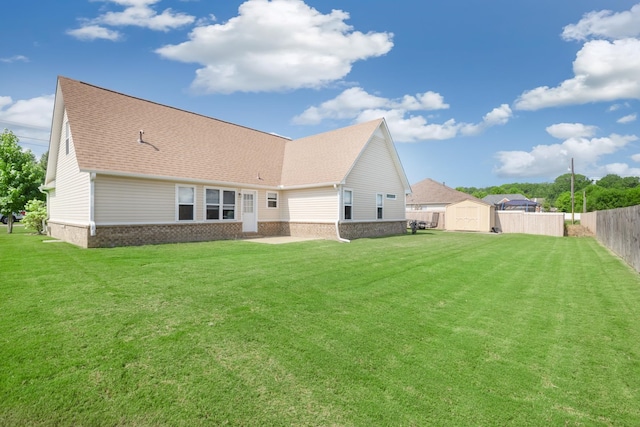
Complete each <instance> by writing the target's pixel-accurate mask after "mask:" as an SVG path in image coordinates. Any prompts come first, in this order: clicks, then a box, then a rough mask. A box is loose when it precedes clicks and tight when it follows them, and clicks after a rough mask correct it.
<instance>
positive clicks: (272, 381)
mask: <svg viewBox="0 0 640 427" xmlns="http://www.w3.org/2000/svg"><path fill="white" fill-rule="evenodd" d="M17 231H18V234H16V235H12V236H6V235H2V234H0V247H2V248H3V262H2V267H0V268H1V270H0V271H1V273H2V280H1V281H0V291H1V292H2V300H1V301H0V323H1V324H2V326H3V327H2V328H1V330H0V340H1V341H0V342H1V343H2V346H1V348H0V362H1V363H2V366H3V369H2V373H0V424H2V425H79V424H80V425H119V424H122V425H185V426H187V425H189V426H193V425H211V424H214V425H218V424H225V423H226V424H231V425H426V424H429V425H433V424H435V425H557V424H564V423H571V424H586V425H635V424H639V423H640V410H639V409H638V405H637V404H636V403H637V402H638V401H640V396H639V393H640V391H639V390H640V375H639V374H640V339H639V338H640V336H638V328H637V325H638V324H639V321H640V304H639V303H640V279H639V277H638V275H637V273H635V272H633V271H632V270H630V269H629V268H628V267H627V266H626V265H625V264H624V263H622V262H620V260H619V259H617V258H616V257H614V256H612V255H611V254H610V253H608V252H607V251H606V250H605V249H604V248H602V247H601V246H600V245H599V244H598V243H597V242H596V241H595V240H593V239H590V238H581V239H578V238H549V237H542V236H525V235H481V234H457V233H443V232H437V231H431V230H429V231H421V232H419V233H418V234H417V235H410V234H408V235H405V236H398V237H392V238H384V239H361V240H355V241H353V242H352V243H350V244H340V243H337V242H330V241H312V242H302V243H295V244H287V245H276V246H272V245H260V244H257V243H253V242H237V241H231V242H209V243H194V244H179V245H160V246H148V247H136V248H114V249H99V250H82V249H78V248H75V247H72V246H70V245H67V244H61V243H47V244H43V243H42V242H41V240H42V237H38V236H31V235H27V234H26V233H24V232H23V231H22V230H20V228H19V227H17Z"/></svg>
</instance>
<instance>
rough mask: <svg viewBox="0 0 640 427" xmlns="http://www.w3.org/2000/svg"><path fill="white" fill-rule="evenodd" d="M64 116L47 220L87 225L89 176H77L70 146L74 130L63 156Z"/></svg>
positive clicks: (76, 167)
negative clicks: (54, 189)
mask: <svg viewBox="0 0 640 427" xmlns="http://www.w3.org/2000/svg"><path fill="white" fill-rule="evenodd" d="M66 121H67V114H66V112H65V114H64V118H63V123H62V132H61V134H60V144H59V145H58V162H57V164H56V168H57V170H56V191H54V192H52V194H50V196H49V220H50V221H57V222H68V223H73V224H83V225H88V224H89V221H90V218H89V208H90V200H89V199H90V176H89V173H86V172H80V169H79V167H78V161H77V159H76V154H75V149H74V145H73V128H72V127H71V130H70V132H71V136H70V138H69V139H70V142H69V154H66V141H65V139H66V138H65V133H66V132H65V123H66Z"/></svg>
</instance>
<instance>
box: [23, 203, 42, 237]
mask: <svg viewBox="0 0 640 427" xmlns="http://www.w3.org/2000/svg"><path fill="white" fill-rule="evenodd" d="M24 210H25V211H26V214H25V215H24V218H23V219H22V223H23V224H24V226H25V227H26V228H28V229H32V230H35V231H36V232H37V233H38V234H42V233H43V232H44V223H45V220H46V219H47V206H46V205H45V203H44V202H43V201H42V200H37V199H33V200H29V201H28V202H27V204H26V205H25V207H24Z"/></svg>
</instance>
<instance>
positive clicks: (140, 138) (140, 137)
mask: <svg viewBox="0 0 640 427" xmlns="http://www.w3.org/2000/svg"><path fill="white" fill-rule="evenodd" d="M142 135H144V131H143V130H142V129H140V136H138V143H139V144H142V142H143V141H142Z"/></svg>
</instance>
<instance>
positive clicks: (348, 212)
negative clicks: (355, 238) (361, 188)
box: [342, 190, 353, 219]
mask: <svg viewBox="0 0 640 427" xmlns="http://www.w3.org/2000/svg"><path fill="white" fill-rule="evenodd" d="M342 205H343V206H344V219H353V191H351V190H344V191H343V192H342Z"/></svg>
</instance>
